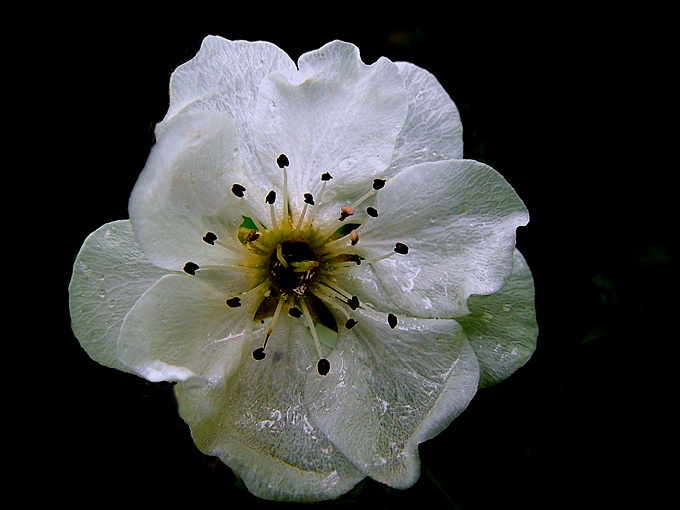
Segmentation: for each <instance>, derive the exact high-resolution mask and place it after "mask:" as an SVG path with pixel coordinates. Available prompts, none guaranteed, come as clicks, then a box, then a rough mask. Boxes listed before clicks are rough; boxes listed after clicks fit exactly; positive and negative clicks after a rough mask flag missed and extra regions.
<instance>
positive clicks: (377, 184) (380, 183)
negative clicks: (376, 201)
mask: <svg viewBox="0 0 680 510" xmlns="http://www.w3.org/2000/svg"><path fill="white" fill-rule="evenodd" d="M384 187H385V179H373V189H374V190H376V191H377V190H379V189H383V188H384Z"/></svg>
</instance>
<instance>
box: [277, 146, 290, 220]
mask: <svg viewBox="0 0 680 510" xmlns="http://www.w3.org/2000/svg"><path fill="white" fill-rule="evenodd" d="M276 163H277V164H278V165H279V168H280V169H281V170H282V171H283V222H282V224H281V228H283V229H285V228H286V224H287V223H288V172H287V171H286V167H287V166H288V165H290V161H288V156H286V155H285V154H279V157H278V158H276Z"/></svg>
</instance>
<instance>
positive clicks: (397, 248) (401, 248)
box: [394, 243, 408, 255]
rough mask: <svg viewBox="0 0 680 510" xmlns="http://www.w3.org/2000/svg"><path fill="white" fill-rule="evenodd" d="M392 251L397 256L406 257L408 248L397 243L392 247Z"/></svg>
mask: <svg viewBox="0 0 680 510" xmlns="http://www.w3.org/2000/svg"><path fill="white" fill-rule="evenodd" d="M394 251H395V252H396V253H398V254H399V255H406V254H407V253H408V246H406V245H405V244H404V243H397V244H395V245H394Z"/></svg>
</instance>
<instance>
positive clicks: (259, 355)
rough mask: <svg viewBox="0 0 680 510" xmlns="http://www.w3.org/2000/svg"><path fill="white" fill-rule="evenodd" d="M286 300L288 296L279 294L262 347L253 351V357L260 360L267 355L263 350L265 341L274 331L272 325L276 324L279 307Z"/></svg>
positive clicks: (265, 344) (265, 345) (281, 306)
mask: <svg viewBox="0 0 680 510" xmlns="http://www.w3.org/2000/svg"><path fill="white" fill-rule="evenodd" d="M286 301H288V296H283V295H282V296H281V297H280V298H279V302H278V304H277V305H276V310H275V311H274V316H273V317H272V320H271V322H270V323H269V328H268V329H267V334H266V335H265V337H264V342H263V343H262V347H258V348H257V349H255V350H254V351H253V359H255V360H257V361H260V360H263V359H264V358H265V356H266V355H267V354H266V353H265V352H264V350H265V348H266V347H267V342H268V341H269V337H270V336H271V335H272V331H274V326H276V321H277V319H278V318H279V315H280V314H281V309H282V308H283V305H284V303H285V302H286Z"/></svg>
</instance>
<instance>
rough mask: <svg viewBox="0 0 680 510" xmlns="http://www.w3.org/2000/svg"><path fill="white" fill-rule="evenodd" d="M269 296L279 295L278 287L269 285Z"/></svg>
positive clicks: (275, 296)
mask: <svg viewBox="0 0 680 510" xmlns="http://www.w3.org/2000/svg"><path fill="white" fill-rule="evenodd" d="M269 297H273V298H277V297H279V289H277V288H276V287H269Z"/></svg>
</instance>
